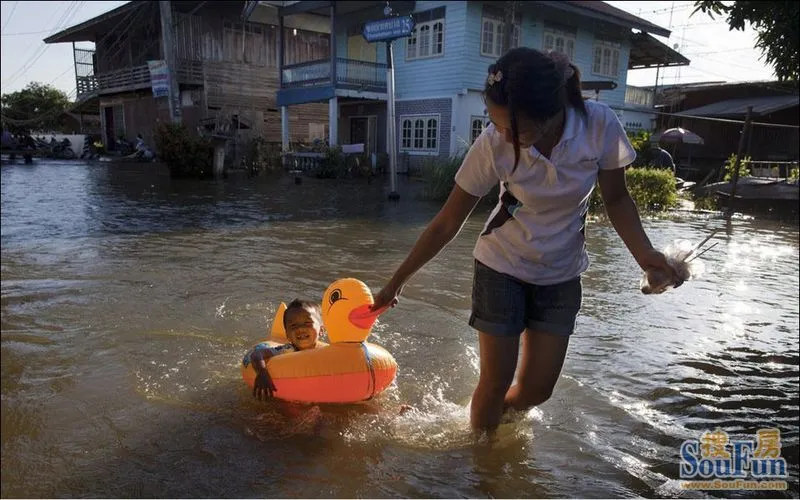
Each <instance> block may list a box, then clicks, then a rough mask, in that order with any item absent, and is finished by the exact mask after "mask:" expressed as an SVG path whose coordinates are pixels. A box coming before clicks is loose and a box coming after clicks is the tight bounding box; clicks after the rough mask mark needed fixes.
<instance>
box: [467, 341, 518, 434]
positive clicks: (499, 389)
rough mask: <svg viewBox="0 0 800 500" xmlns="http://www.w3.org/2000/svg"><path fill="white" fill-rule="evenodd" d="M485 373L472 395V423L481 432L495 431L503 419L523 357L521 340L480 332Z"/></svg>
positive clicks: (482, 366)
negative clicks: (515, 375)
mask: <svg viewBox="0 0 800 500" xmlns="http://www.w3.org/2000/svg"><path fill="white" fill-rule="evenodd" d="M478 335H479V343H480V357H481V373H480V379H479V380H478V387H476V388H475V392H474V393H473V394H472V406H471V411H470V422H471V424H472V428H473V429H474V430H477V431H487V432H492V431H494V430H495V429H496V428H497V426H498V424H499V423H500V417H502V416H503V400H504V397H505V394H506V392H507V391H508V388H509V387H510V386H511V382H513V381H514V371H515V370H516V367H517V357H518V356H519V337H517V336H513V337H497V336H493V335H489V334H487V333H483V332H479V334H478Z"/></svg>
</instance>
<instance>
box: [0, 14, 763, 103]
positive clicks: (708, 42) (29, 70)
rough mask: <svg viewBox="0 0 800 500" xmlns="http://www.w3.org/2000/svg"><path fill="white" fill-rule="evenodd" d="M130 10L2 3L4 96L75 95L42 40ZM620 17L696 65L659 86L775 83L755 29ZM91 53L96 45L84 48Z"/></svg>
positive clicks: (65, 50)
mask: <svg viewBox="0 0 800 500" xmlns="http://www.w3.org/2000/svg"><path fill="white" fill-rule="evenodd" d="M125 3H127V2H119V1H117V2H113V1H83V2H76V1H71V2H65V1H55V2H36V1H13V0H12V1H5V0H3V1H1V2H0V92H2V93H4V94H5V93H9V92H14V91H17V90H20V89H22V88H24V87H25V86H26V85H27V84H28V82H31V81H38V82H42V83H49V84H51V85H53V86H55V87H56V88H58V89H61V90H62V91H64V92H66V93H67V94H68V95H69V96H70V97H74V95H75V70H74V62H73V54H72V44H70V43H60V44H52V45H46V44H45V43H44V42H42V39H44V38H46V37H47V36H49V35H51V34H53V33H56V32H58V31H61V30H62V29H65V28H68V27H70V26H74V25H75V24H79V23H81V22H83V21H86V20H87V19H90V18H92V17H95V16H98V15H100V14H102V13H104V12H107V11H109V10H111V9H113V8H115V7H118V6H120V5H122V4H125ZM607 3H609V4H611V5H613V6H615V7H617V8H619V9H622V10H625V11H627V12H630V13H631V14H634V15H638V16H639V17H642V18H643V19H646V20H648V21H650V22H652V23H654V24H656V25H658V26H661V27H664V28H667V29H670V30H671V31H672V35H671V36H670V37H669V39H665V38H663V37H657V38H659V39H661V40H662V41H663V42H665V43H667V44H668V45H669V46H670V47H674V46H675V45H676V44H677V47H678V48H677V50H678V52H680V53H681V54H683V55H684V56H686V57H687V58H688V59H689V60H690V61H691V64H690V65H689V66H685V67H680V68H669V69H662V70H661V71H660V72H659V75H658V83H659V85H670V84H674V83H691V82H701V81H743V80H769V79H772V78H773V77H774V74H773V71H772V69H771V68H770V67H768V66H767V65H765V64H764V63H763V62H762V61H760V60H759V58H760V56H761V52H760V51H759V50H757V49H754V48H753V47H754V46H755V41H756V35H755V32H754V31H753V30H752V29H751V28H749V27H748V28H747V29H745V30H744V31H729V30H728V26H727V24H726V23H725V21H724V20H723V19H716V20H712V19H711V18H710V17H709V16H708V15H707V14H703V13H700V12H698V13H697V14H695V15H693V16H692V15H691V14H692V11H693V10H694V9H693V2H686V1H684V2H673V1H666V2H664V1H650V2H642V1H609V2H607ZM79 46H86V47H89V48H91V44H88V45H87V44H79ZM655 80H656V70H655V69H652V70H650V69H640V70H633V71H629V72H628V84H629V85H637V86H647V85H653V84H655Z"/></svg>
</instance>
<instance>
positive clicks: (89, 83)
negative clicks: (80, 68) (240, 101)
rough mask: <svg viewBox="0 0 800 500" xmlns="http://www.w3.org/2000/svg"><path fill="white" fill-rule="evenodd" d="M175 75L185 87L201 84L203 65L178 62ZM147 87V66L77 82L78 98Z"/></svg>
mask: <svg viewBox="0 0 800 500" xmlns="http://www.w3.org/2000/svg"><path fill="white" fill-rule="evenodd" d="M177 73H178V83H183V84H186V85H202V84H203V63H202V62H200V61H189V60H182V61H179V62H178V71H177ZM149 87H150V68H149V66H148V65H147V64H142V65H140V66H131V67H129V68H123V69H118V70H114V71H108V72H105V73H100V74H99V75H90V76H82V77H78V81H77V88H78V96H79V97H80V96H82V95H84V94H89V93H92V92H97V93H99V94H113V93H115V92H123V91H128V90H136V89H143V88H149Z"/></svg>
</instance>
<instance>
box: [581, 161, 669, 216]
mask: <svg viewBox="0 0 800 500" xmlns="http://www.w3.org/2000/svg"><path fill="white" fill-rule="evenodd" d="M625 182H626V184H627V185H628V192H629V193H630V194H631V198H633V201H634V203H636V207H637V208H638V209H639V210H640V211H642V212H657V211H660V210H668V209H670V208H673V207H675V206H677V205H678V190H677V188H676V186H675V174H673V173H672V171H671V170H666V169H661V168H652V167H644V168H629V169H627V170H626V171H625ZM602 207H603V201H602V198H601V197H600V188H599V186H597V187H595V190H594V192H592V197H591V198H590V199H589V211H590V212H593V213H597V212H599V211H601V210H603V208H602Z"/></svg>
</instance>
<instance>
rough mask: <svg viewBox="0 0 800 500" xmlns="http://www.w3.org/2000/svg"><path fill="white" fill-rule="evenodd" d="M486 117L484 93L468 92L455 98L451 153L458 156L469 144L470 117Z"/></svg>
mask: <svg viewBox="0 0 800 500" xmlns="http://www.w3.org/2000/svg"><path fill="white" fill-rule="evenodd" d="M472 116H486V103H484V102H483V93H482V92H478V91H475V90H470V91H467V93H466V95H457V96H455V97H454V98H453V118H452V120H453V121H452V123H453V133H452V134H451V135H450V152H451V154H457V153H459V152H461V151H462V150H463V149H464V148H465V145H464V143H465V142H466V143H469V139H470V137H469V134H470V130H469V129H470V117H472Z"/></svg>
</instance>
